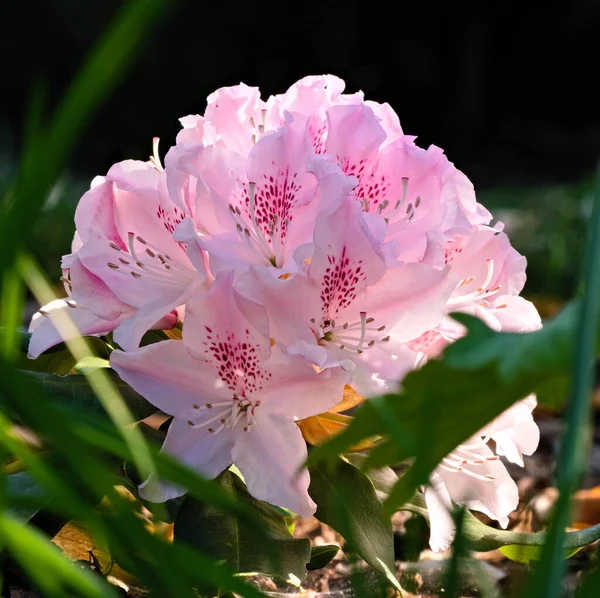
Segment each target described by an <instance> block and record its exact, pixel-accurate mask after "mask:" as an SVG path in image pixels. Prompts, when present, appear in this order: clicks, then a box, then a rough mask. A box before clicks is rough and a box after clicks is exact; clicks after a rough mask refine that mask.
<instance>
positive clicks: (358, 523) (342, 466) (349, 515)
mask: <svg viewBox="0 0 600 598" xmlns="http://www.w3.org/2000/svg"><path fill="white" fill-rule="evenodd" d="M309 471H310V487H309V489H308V492H309V494H310V495H311V497H312V498H313V500H314V501H315V502H316V503H317V512H316V514H315V517H316V518H317V519H318V520H319V521H322V522H323V523H326V524H327V525H329V526H331V527H333V529H335V530H336V531H337V532H339V533H340V534H341V535H342V536H343V537H344V538H345V540H346V542H347V546H346V551H348V550H352V551H354V552H356V553H357V554H358V555H359V556H360V557H362V558H363V559H364V560H365V561H366V562H367V563H368V564H369V565H370V566H371V567H373V569H375V570H376V571H378V572H379V573H382V574H383V575H386V576H387V571H386V568H387V570H389V571H393V570H394V540H393V532H392V523H391V521H390V520H389V519H386V518H385V517H384V515H383V507H382V504H381V501H380V500H379V499H378V498H377V494H376V492H375V488H374V486H373V484H372V482H371V480H369V478H368V477H367V476H366V475H365V474H364V473H363V472H362V471H360V469H357V468H356V467H354V466H353V465H350V464H349V463H346V462H345V461H343V460H341V459H339V460H338V461H337V462H336V466H335V468H334V467H325V466H323V465H313V466H312V467H309ZM384 565H385V567H384Z"/></svg>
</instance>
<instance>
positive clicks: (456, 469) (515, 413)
mask: <svg viewBox="0 0 600 598" xmlns="http://www.w3.org/2000/svg"><path fill="white" fill-rule="evenodd" d="M482 398H484V397H482ZM535 406H536V400H535V397H533V396H529V397H527V398H526V399H523V401H520V402H519V403H516V404H515V405H513V406H512V407H511V408H510V409H508V410H507V411H505V412H504V413H503V414H502V415H500V416H499V417H498V418H496V419H495V420H494V421H493V422H491V423H490V424H488V425H487V426H486V427H485V428H484V429H483V430H481V431H480V432H479V433H478V434H476V435H475V436H473V438H472V439H471V440H470V441H468V442H467V443H465V444H461V445H459V446H458V447H457V448H456V449H455V450H454V451H453V452H452V453H450V454H449V455H448V456H447V457H445V458H444V459H443V460H442V463H440V465H439V466H438V467H437V469H436V470H435V472H434V473H433V474H432V476H431V480H430V482H431V485H430V486H428V487H427V488H425V502H426V503H427V509H428V511H429V523H430V527H431V535H430V540H429V542H430V546H431V549H432V550H434V551H436V552H437V551H440V550H445V549H446V548H448V546H450V543H451V542H452V540H453V538H454V532H455V529H454V522H453V520H452V517H451V516H450V515H449V512H448V511H449V510H450V511H451V510H452V508H453V505H452V503H453V502H454V503H457V504H460V505H465V506H466V507H468V508H469V509H473V510H475V511H480V512H482V513H485V514H486V515H487V516H488V517H490V518H492V519H495V520H496V521H498V523H500V525H501V526H502V527H504V528H506V526H507V525H508V515H509V514H510V513H511V512H512V511H514V510H515V509H516V508H517V506H518V504H519V492H518V490H517V485H516V484H515V482H514V481H513V479H512V478H511V477H510V474H509V473H508V471H507V470H506V467H505V466H504V465H503V463H502V461H500V457H499V456H498V455H504V456H506V458H507V459H508V460H509V461H511V462H513V463H517V464H518V465H521V467H522V466H523V455H531V454H533V452H534V451H535V449H536V448H537V445H538V443H539V438H540V433H539V430H538V427H537V425H536V424H535V422H534V421H533V417H532V411H533V409H534V408H535ZM490 439H491V440H494V441H495V446H496V450H495V453H494V451H492V449H491V448H490V447H489V446H488V441H489V440H490Z"/></svg>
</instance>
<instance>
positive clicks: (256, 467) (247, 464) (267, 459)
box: [232, 409, 316, 517]
mask: <svg viewBox="0 0 600 598" xmlns="http://www.w3.org/2000/svg"><path fill="white" fill-rule="evenodd" d="M232 456H233V462H234V463H235V464H236V465H237V467H239V469H240V471H241V472H242V475H243V476H244V479H245V480H246V485H247V486H248V491H249V492H250V494H252V496H254V497H256V498H258V499H259V500H265V501H267V502H270V503H271V504H274V505H277V506H280V507H285V508H287V509H291V510H292V511H294V513H298V514H299V515H301V516H303V517H310V516H311V515H312V514H313V513H314V512H315V510H316V505H315V503H314V502H313V500H312V499H311V498H310V496H309V495H308V485H309V482H310V479H309V474H308V471H307V470H306V469H303V470H302V471H301V472H300V473H298V469H299V468H300V467H301V465H302V464H303V463H304V461H305V460H306V456H307V452H306V443H305V442H304V439H303V438H302V434H301V433H300V430H299V429H298V426H297V425H296V424H295V423H294V422H293V421H292V420H291V419H289V418H287V417H286V416H284V415H281V414H279V413H264V412H263V413H261V409H258V410H257V417H256V423H255V425H253V426H252V427H251V428H250V429H249V430H248V432H245V433H243V434H241V435H240V436H239V437H238V438H237V441H236V443H235V446H234V447H233V452H232Z"/></svg>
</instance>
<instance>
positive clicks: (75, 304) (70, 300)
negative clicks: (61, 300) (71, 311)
mask: <svg viewBox="0 0 600 598" xmlns="http://www.w3.org/2000/svg"><path fill="white" fill-rule="evenodd" d="M66 304H67V305H68V306H69V307H72V308H75V307H77V303H75V301H73V299H67V301H66Z"/></svg>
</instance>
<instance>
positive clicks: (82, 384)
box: [0, 371, 156, 419]
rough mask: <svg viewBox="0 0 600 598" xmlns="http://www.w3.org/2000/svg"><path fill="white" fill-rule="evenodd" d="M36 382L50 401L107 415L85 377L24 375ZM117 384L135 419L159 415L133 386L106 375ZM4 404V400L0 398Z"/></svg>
mask: <svg viewBox="0 0 600 598" xmlns="http://www.w3.org/2000/svg"><path fill="white" fill-rule="evenodd" d="M22 373H23V374H24V375H25V376H26V377H28V378H30V379H31V380H32V381H33V382H35V383H37V384H39V385H40V386H41V388H42V389H43V391H44V393H45V395H46V396H47V397H51V398H52V399H54V400H55V401H58V402H60V403H63V404H66V405H69V406H73V407H75V408H79V409H84V410H85V411H86V412H88V413H97V414H104V409H103V407H102V404H101V403H100V401H99V400H98V398H97V397H96V395H95V394H94V392H93V390H92V389H91V388H90V385H89V382H88V380H87V378H86V377H85V376H78V375H73V376H56V375H54V374H46V373H43V372H28V371H26V372H22ZM107 375H108V376H110V378H111V379H112V381H113V382H114V383H115V384H116V386H117V387H118V389H119V392H120V393H121V395H122V396H123V399H124V400H125V402H126V403H127V406H128V407H129V409H130V410H131V412H132V414H133V415H134V417H136V418H137V419H144V418H145V417H148V416H149V415H152V414H153V413H156V407H154V406H153V405H151V404H150V403H149V402H148V401H146V399H144V397H142V396H141V395H139V394H138V393H137V392H135V390H133V388H131V386H129V385H128V384H126V383H125V382H123V381H122V380H121V379H120V378H119V377H118V376H117V374H116V373H115V372H112V371H110V372H107ZM0 401H1V397H0Z"/></svg>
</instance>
